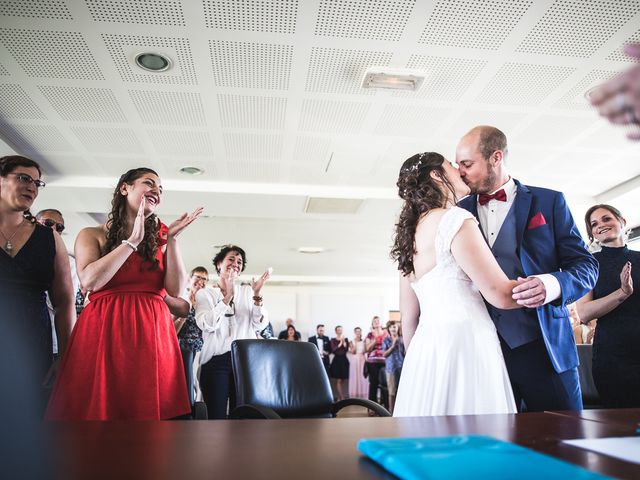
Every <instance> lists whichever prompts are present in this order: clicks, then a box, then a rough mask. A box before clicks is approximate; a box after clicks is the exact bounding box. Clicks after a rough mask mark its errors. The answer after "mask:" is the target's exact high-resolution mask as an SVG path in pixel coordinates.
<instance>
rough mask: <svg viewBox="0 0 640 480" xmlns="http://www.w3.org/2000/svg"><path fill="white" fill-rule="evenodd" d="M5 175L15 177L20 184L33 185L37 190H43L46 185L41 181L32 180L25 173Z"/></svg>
mask: <svg viewBox="0 0 640 480" xmlns="http://www.w3.org/2000/svg"><path fill="white" fill-rule="evenodd" d="M7 175H15V176H16V178H17V179H18V181H19V182H20V183H27V184H29V183H33V184H34V185H35V186H36V187H37V188H44V186H45V185H46V183H44V182H43V181H42V180H34V179H33V178H31V175H27V174H26V173H8V174H7Z"/></svg>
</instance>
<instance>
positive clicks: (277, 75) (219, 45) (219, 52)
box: [209, 40, 293, 90]
mask: <svg viewBox="0 0 640 480" xmlns="http://www.w3.org/2000/svg"><path fill="white" fill-rule="evenodd" d="M209 52H210V53H211V62H212V65H213V78H214V81H215V83H216V85H218V86H220V87H241V88H265V89H276V90H286V89H287V88H289V75H290V71H291V59H292V57H293V46H292V45H278V44H270V43H249V42H226V41H221V40H210V41H209Z"/></svg>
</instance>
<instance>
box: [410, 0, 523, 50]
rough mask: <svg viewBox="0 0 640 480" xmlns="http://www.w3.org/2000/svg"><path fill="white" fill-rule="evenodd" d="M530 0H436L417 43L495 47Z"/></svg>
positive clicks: (509, 30) (519, 16) (479, 47)
mask: <svg viewBox="0 0 640 480" xmlns="http://www.w3.org/2000/svg"><path fill="white" fill-rule="evenodd" d="M532 4H533V1H531V0H493V1H485V0H439V1H438V3H437V4H436V6H435V8H434V9H433V13H432V14H431V16H430V17H429V20H428V22H427V25H426V26H425V28H424V30H423V31H422V35H420V40H419V42H420V43H426V44H428V45H446V46H451V47H466V48H477V49H483V50H497V49H498V48H499V47H500V45H502V43H503V42H504V40H505V39H506V38H507V36H508V35H509V33H511V31H512V30H513V29H514V28H515V27H516V25H517V24H518V22H519V21H520V18H521V17H522V16H523V15H524V14H525V13H526V11H527V10H528V9H529V7H530V6H531V5H532Z"/></svg>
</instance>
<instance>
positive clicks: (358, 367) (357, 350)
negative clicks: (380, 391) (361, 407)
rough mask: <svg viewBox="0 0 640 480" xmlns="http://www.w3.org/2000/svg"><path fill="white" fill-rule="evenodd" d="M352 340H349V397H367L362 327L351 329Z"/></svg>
mask: <svg viewBox="0 0 640 480" xmlns="http://www.w3.org/2000/svg"><path fill="white" fill-rule="evenodd" d="M353 335H354V338H353V341H351V342H349V353H351V358H350V359H349V397H350V398H367V396H368V395H369V381H368V380H367V378H366V377H365V376H364V369H365V366H366V364H365V362H366V359H365V357H364V340H363V339H362V329H361V328H360V327H356V328H354V329H353Z"/></svg>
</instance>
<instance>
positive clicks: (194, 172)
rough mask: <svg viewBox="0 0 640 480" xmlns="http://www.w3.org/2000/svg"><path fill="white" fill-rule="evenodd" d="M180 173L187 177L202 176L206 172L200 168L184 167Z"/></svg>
mask: <svg viewBox="0 0 640 480" xmlns="http://www.w3.org/2000/svg"><path fill="white" fill-rule="evenodd" d="M180 173H184V174H185V175H202V174H203V173H204V170H203V169H201V168H198V167H182V168H181V169H180Z"/></svg>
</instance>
